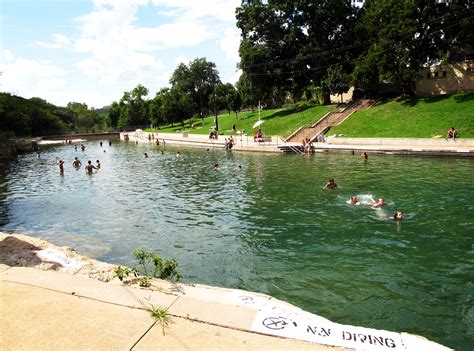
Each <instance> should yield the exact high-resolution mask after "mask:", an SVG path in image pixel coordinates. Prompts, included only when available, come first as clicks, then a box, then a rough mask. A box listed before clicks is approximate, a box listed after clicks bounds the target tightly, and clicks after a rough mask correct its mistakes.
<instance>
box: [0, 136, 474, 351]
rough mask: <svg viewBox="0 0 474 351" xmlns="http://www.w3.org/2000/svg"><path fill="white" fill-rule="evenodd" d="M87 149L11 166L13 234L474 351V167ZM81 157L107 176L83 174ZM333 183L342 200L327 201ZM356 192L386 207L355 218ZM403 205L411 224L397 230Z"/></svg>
mask: <svg viewBox="0 0 474 351" xmlns="http://www.w3.org/2000/svg"><path fill="white" fill-rule="evenodd" d="M86 146H87V148H86V151H84V152H81V151H75V150H74V147H73V146H71V145H67V146H65V145H61V146H55V147H49V148H45V149H44V150H43V151H42V153H41V157H40V158H37V155H36V154H27V155H21V156H19V157H18V158H17V159H16V160H14V161H10V162H8V163H6V164H3V165H2V166H1V171H0V210H1V215H0V230H2V231H16V232H23V233H27V234H30V235H33V236H37V237H40V238H42V239H45V240H49V241H51V242H53V243H55V244H57V245H69V246H73V247H75V248H76V249H78V251H79V252H80V253H82V254H85V255H89V256H93V257H95V258H97V259H100V260H103V261H107V262H112V263H119V264H127V265H133V258H132V257H131V254H130V253H131V251H132V250H134V249H135V248H138V247H142V248H147V249H156V250H158V252H159V253H160V254H161V255H162V256H164V257H167V258H171V257H174V258H176V259H177V260H178V261H179V263H180V270H181V272H182V274H183V276H184V280H185V281H192V282H197V283H203V284H211V285H217V286H223V287H230V288H240V289H247V290H251V291H259V292H263V293H267V294H270V295H272V296H275V297H276V298H279V299H282V300H285V301H288V302H290V303H292V304H294V305H297V306H299V307H302V308H304V309H305V310H308V311H310V312H313V313H316V314H319V315H321V316H324V317H326V318H328V319H331V320H333V321H335V322H339V323H344V324H353V325H360V326H365V327H373V328H380V329H387V330H392V331H405V332H410V333H414V334H419V335H422V336H425V337H427V338H429V339H432V340H434V341H437V342H440V343H442V344H444V345H447V346H450V347H453V348H456V349H459V350H471V349H473V348H474V304H473V300H474V298H473V291H474V288H473V282H474V237H473V236H474V182H473V180H474V176H473V171H474V161H473V160H471V159H467V158H429V157H410V156H404V157H396V156H369V159H368V161H367V162H364V160H363V159H362V158H361V157H359V156H351V155H338V154H317V155H312V156H299V155H279V154H259V153H236V152H232V153H226V152H225V151H224V150H210V151H209V152H207V151H206V150H205V149H192V148H191V149H184V148H181V149H180V151H181V153H182V156H181V157H180V158H179V159H177V158H176V157H175V153H176V151H177V150H178V149H177V148H171V147H166V150H165V153H164V154H163V155H162V154H161V153H160V150H162V149H161V148H160V149H158V148H156V147H153V146H151V145H134V144H125V143H118V142H116V143H115V144H113V145H112V146H111V147H109V146H108V144H107V146H105V144H104V147H103V148H101V147H100V146H99V143H98V142H89V143H86ZM103 150H105V151H106V152H103ZM144 152H147V153H148V155H149V156H150V157H149V158H148V159H144V157H143V153H144ZM75 156H78V157H79V158H80V159H81V160H82V162H83V163H84V162H85V161H87V160H88V159H90V160H92V161H94V162H95V160H96V159H100V161H101V164H102V168H101V170H100V171H99V172H98V173H96V174H93V175H91V176H89V175H87V174H85V172H84V170H83V169H81V170H79V171H76V170H74V169H73V167H72V164H71V163H72V161H73V159H74V157H75ZM60 158H61V159H65V160H66V167H65V172H64V175H62V176H61V175H60V174H59V169H58V167H57V166H56V165H55V162H56V160H58V159H60ZM215 163H219V164H220V165H221V170H220V171H219V172H216V171H214V170H213V168H214V164H215ZM239 164H240V165H242V169H241V170H240V169H239V168H238V165H239ZM330 177H334V178H335V179H336V182H337V183H338V185H339V188H338V189H337V190H335V191H331V190H323V189H322V188H323V186H324V183H325V181H326V180H327V179H328V178H330ZM351 195H357V196H359V197H360V198H362V199H364V198H367V197H369V196H370V195H371V196H373V197H374V198H378V197H384V198H385V201H386V202H387V205H386V206H385V207H384V208H383V209H381V210H374V209H371V208H370V206H350V205H348V204H347V203H346V200H347V199H348V198H349V197H350V196H351ZM397 209H399V210H401V211H403V212H404V213H405V219H404V220H403V221H402V222H401V223H397V222H395V221H391V220H387V219H386V217H387V216H390V215H392V214H393V213H394V212H395V210H397Z"/></svg>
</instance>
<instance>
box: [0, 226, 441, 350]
mask: <svg viewBox="0 0 474 351" xmlns="http://www.w3.org/2000/svg"><path fill="white" fill-rule="evenodd" d="M0 239H1V241H0V350H56V349H61V350H82V349H92V350H95V349H100V350H103V349H110V350H125V349H126V350H131V349H134V350H135V349H136V350H140V349H143V350H145V349H150V348H152V349H155V348H164V349H171V350H191V349H192V350H194V349H205V350H208V349H210V350H224V349H225V350H228V349H231V350H255V349H263V350H267V349H268V350H270V349H271V350H287V349H297V350H318V351H319V350H324V351H326V350H333V351H338V350H369V351H384V350H386V351H406V350H410V351H411V350H413V351H415V350H416V351H418V350H431V351H446V350H449V349H448V348H446V347H444V346H442V345H440V344H437V343H434V342H431V341H429V340H427V339H425V338H423V337H420V336H416V335H412V334H408V333H403V332H394V331H386V330H378V329H371V328H364V327H357V326H352V325H344V324H339V323H334V322H332V321H330V320H328V319H326V318H324V317H321V316H318V315H315V314H312V313H309V312H306V311H304V310H302V309H300V308H298V307H296V306H293V305H291V304H288V303H286V302H283V301H280V300H278V299H275V298H274V297H272V296H269V295H265V294H261V293H256V292H250V291H244V290H238V289H228V288H219V287H213V286H208V285H200V284H189V283H181V282H169V281H165V280H160V279H150V283H151V284H150V287H148V288H141V287H139V284H138V282H139V280H140V278H137V277H134V276H133V275H130V276H128V277H126V278H124V280H123V281H120V280H119V279H118V278H117V277H115V274H114V271H115V269H116V268H117V266H116V265H112V264H108V263H105V262H101V261H97V260H94V259H92V258H89V257H86V256H81V255H79V254H78V253H77V252H75V251H74V249H72V248H69V247H57V246H54V245H52V244H50V243H48V242H46V241H44V240H41V239H38V238H33V237H30V236H26V235H21V234H6V233H0ZM152 308H162V309H163V310H165V311H166V313H167V316H168V318H169V320H170V323H169V324H168V325H166V326H164V328H163V326H162V325H161V324H160V322H159V321H157V320H155V319H154V318H152V316H151V313H150V310H151V309H152ZM163 329H164V330H163Z"/></svg>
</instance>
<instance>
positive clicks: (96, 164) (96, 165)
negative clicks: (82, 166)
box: [95, 160, 100, 169]
mask: <svg viewBox="0 0 474 351" xmlns="http://www.w3.org/2000/svg"><path fill="white" fill-rule="evenodd" d="M95 168H97V169H100V161H99V160H96V161H95Z"/></svg>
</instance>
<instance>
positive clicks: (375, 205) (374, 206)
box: [370, 197, 385, 208]
mask: <svg viewBox="0 0 474 351" xmlns="http://www.w3.org/2000/svg"><path fill="white" fill-rule="evenodd" d="M370 205H372V208H377V207H380V206H383V205H385V201H384V199H383V198H382V197H381V198H380V199H379V201H372V202H371V203H370Z"/></svg>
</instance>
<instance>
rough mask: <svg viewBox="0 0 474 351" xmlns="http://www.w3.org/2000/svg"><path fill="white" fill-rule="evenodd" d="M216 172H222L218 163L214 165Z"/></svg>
mask: <svg viewBox="0 0 474 351" xmlns="http://www.w3.org/2000/svg"><path fill="white" fill-rule="evenodd" d="M214 170H215V171H220V167H219V164H218V163H216V164H215V165H214Z"/></svg>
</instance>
